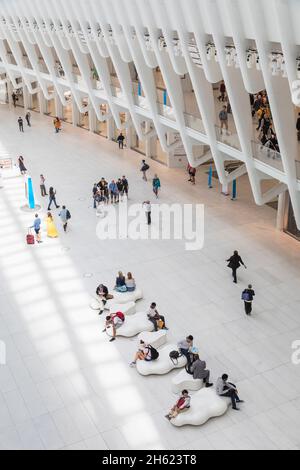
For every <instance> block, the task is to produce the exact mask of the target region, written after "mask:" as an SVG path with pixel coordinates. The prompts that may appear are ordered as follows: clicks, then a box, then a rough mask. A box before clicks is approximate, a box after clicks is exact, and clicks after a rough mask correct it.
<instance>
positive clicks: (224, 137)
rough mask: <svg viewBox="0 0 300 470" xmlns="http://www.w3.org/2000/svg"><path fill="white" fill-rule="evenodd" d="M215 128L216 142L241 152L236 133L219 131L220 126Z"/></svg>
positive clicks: (224, 130)
mask: <svg viewBox="0 0 300 470" xmlns="http://www.w3.org/2000/svg"><path fill="white" fill-rule="evenodd" d="M215 128H216V136H217V141H218V142H220V143H222V144H225V145H228V146H229V147H232V148H234V149H236V150H239V151H241V144H240V140H239V136H238V134H237V133H232V132H230V131H226V129H221V127H220V126H215Z"/></svg>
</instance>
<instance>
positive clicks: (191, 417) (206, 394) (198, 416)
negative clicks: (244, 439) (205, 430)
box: [170, 388, 231, 427]
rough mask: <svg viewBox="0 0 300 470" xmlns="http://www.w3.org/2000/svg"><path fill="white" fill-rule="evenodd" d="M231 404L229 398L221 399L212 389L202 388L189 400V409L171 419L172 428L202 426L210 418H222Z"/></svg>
mask: <svg viewBox="0 0 300 470" xmlns="http://www.w3.org/2000/svg"><path fill="white" fill-rule="evenodd" d="M230 403H231V400H230V398H229V399H228V398H221V397H219V396H218V395H217V393H216V391H215V390H214V389H212V388H203V389H202V390H199V392H197V393H195V395H193V396H192V399H191V407H190V408H189V409H188V410H187V411H185V412H183V413H180V414H179V415H178V416H177V417H176V418H174V419H171V421H170V422H171V423H172V424H173V426H178V427H181V426H186V425H192V426H202V425H203V424H205V423H206V422H207V421H208V420H210V419H211V418H217V417H219V416H223V415H224V414H225V413H226V412H227V410H228V407H229V405H230Z"/></svg>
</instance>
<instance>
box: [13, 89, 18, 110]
mask: <svg viewBox="0 0 300 470" xmlns="http://www.w3.org/2000/svg"><path fill="white" fill-rule="evenodd" d="M11 97H12V100H13V105H14V107H15V108H16V107H17V101H18V97H17V95H16V93H15V92H13V94H12V95H11Z"/></svg>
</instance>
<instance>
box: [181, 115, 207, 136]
mask: <svg viewBox="0 0 300 470" xmlns="http://www.w3.org/2000/svg"><path fill="white" fill-rule="evenodd" d="M184 119H185V125H186V127H189V128H190V129H193V130H194V131H198V132H201V133H202V134H205V133H206V131H205V127H204V124H203V121H202V119H201V118H200V117H197V116H193V115H192V114H187V113H185V114H184Z"/></svg>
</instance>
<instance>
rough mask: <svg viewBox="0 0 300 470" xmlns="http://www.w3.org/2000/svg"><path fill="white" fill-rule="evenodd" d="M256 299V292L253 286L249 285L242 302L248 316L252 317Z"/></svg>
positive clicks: (243, 294)
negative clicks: (253, 303) (253, 304)
mask: <svg viewBox="0 0 300 470" xmlns="http://www.w3.org/2000/svg"><path fill="white" fill-rule="evenodd" d="M254 297H255V292H254V290H253V287H252V285H251V284H249V286H248V288H247V289H245V290H244V291H243V293H242V300H243V301H244V304H245V312H246V315H248V316H251V313H252V302H253V299H254Z"/></svg>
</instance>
